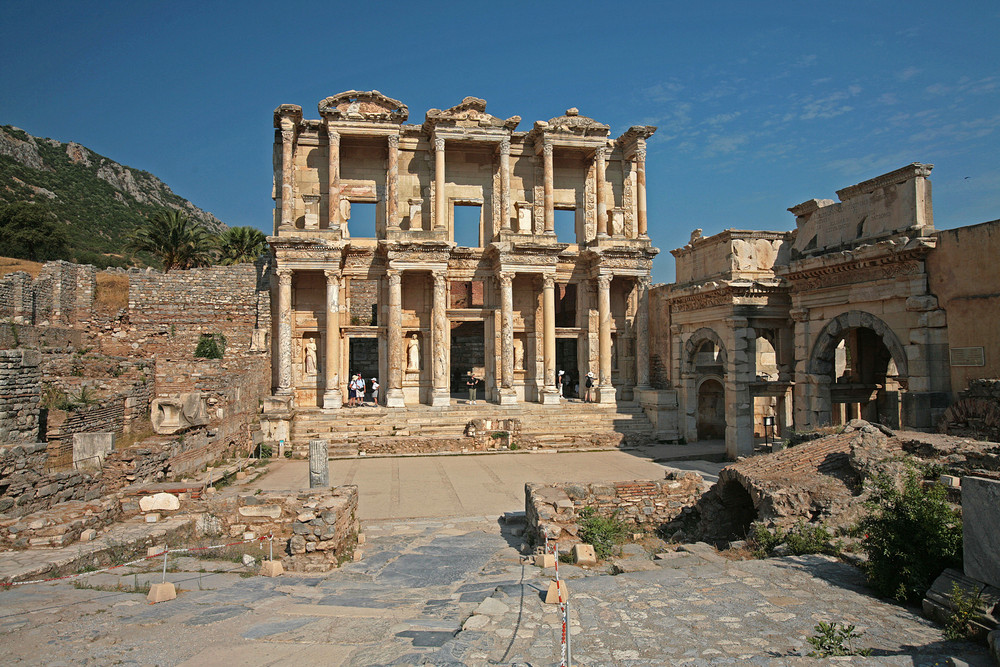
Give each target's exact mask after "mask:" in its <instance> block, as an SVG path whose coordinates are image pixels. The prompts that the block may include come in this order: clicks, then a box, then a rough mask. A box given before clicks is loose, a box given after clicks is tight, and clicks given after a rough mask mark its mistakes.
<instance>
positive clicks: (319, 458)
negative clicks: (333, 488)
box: [309, 440, 330, 489]
mask: <svg viewBox="0 0 1000 667" xmlns="http://www.w3.org/2000/svg"><path fill="white" fill-rule="evenodd" d="M328 486H330V445H329V443H327V441H326V440H310V441H309V488H310V489H325V488H327V487H328Z"/></svg>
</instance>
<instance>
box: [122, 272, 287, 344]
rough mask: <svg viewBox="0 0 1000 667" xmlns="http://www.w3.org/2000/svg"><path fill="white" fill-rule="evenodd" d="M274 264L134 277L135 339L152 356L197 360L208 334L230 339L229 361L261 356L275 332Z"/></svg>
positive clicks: (132, 274) (131, 274)
mask: <svg viewBox="0 0 1000 667" xmlns="http://www.w3.org/2000/svg"><path fill="white" fill-rule="evenodd" d="M269 266H270V264H269V260H268V259H267V258H264V259H261V260H258V261H257V262H256V263H255V264H236V265H233V266H212V267H207V268H202V269H190V270H187V271H172V272H170V273H160V272H159V271H153V270H145V271H141V270H138V269H133V270H131V271H129V282H130V285H129V320H130V324H131V331H130V332H129V339H130V340H131V341H132V343H133V344H134V345H137V346H138V347H139V348H141V349H142V351H143V354H144V355H146V356H152V355H154V354H155V355H157V356H158V357H171V358H178V359H191V358H192V357H193V356H194V350H195V347H196V346H197V344H198V339H199V337H200V336H201V334H203V333H206V334H208V333H221V334H223V335H224V336H225V337H226V341H227V345H226V355H227V356H228V355H230V354H243V353H247V352H250V351H265V348H264V347H263V346H261V348H260V349H259V350H255V349H254V347H253V345H252V342H253V333H254V331H255V330H259V331H262V332H264V331H267V332H269V331H270V328H271V307H270V273H269Z"/></svg>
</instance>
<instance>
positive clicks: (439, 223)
mask: <svg viewBox="0 0 1000 667" xmlns="http://www.w3.org/2000/svg"><path fill="white" fill-rule="evenodd" d="M434 229H435V230H437V231H441V230H445V229H448V202H447V201H446V200H445V195H444V139H442V138H441V137H434Z"/></svg>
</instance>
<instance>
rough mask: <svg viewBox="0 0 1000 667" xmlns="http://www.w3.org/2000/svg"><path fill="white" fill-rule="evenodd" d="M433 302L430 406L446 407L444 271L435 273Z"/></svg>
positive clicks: (446, 299)
mask: <svg viewBox="0 0 1000 667" xmlns="http://www.w3.org/2000/svg"><path fill="white" fill-rule="evenodd" d="M433 277H434V302H433V305H432V306H431V357H432V361H431V364H432V366H431V372H432V377H431V384H432V387H433V389H432V392H431V405H441V406H447V405H448V404H449V398H450V395H451V391H450V388H449V387H448V312H447V307H448V283H447V280H446V278H447V276H446V274H445V272H444V271H435V272H434V273H433Z"/></svg>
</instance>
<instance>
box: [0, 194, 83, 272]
mask: <svg viewBox="0 0 1000 667" xmlns="http://www.w3.org/2000/svg"><path fill="white" fill-rule="evenodd" d="M68 252H69V249H68V248H67V244H66V232H65V230H63V229H62V228H60V227H59V226H58V224H57V223H56V222H55V221H54V220H53V219H52V216H51V215H50V214H49V213H48V212H47V211H45V210H44V209H43V208H42V207H40V206H39V205H38V204H29V203H26V202H18V203H14V204H7V205H3V204H0V255H3V256H6V257H18V258H21V259H30V260H32V261H34V262H45V261H48V260H51V259H65V258H66V257H67V255H68Z"/></svg>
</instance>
